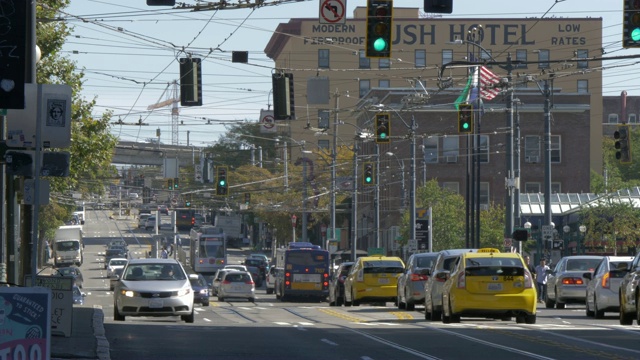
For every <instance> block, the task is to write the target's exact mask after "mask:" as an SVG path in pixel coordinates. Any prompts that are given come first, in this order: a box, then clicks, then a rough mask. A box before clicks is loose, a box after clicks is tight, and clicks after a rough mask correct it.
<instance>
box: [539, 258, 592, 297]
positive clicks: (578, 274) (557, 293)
mask: <svg viewBox="0 0 640 360" xmlns="http://www.w3.org/2000/svg"><path fill="white" fill-rule="evenodd" d="M602 258H603V257H602V256H596V255H574V256H565V257H563V258H562V259H560V261H558V263H557V264H556V266H555V267H554V268H553V270H551V271H548V274H549V275H548V276H547V291H546V296H545V299H544V302H545V306H546V308H547V309H552V308H553V307H554V305H555V307H556V308H557V309H564V307H565V304H567V303H581V304H584V303H585V299H586V294H587V279H586V278H585V277H584V276H583V275H584V273H585V272H593V270H595V268H596V266H598V263H599V262H600V261H602Z"/></svg>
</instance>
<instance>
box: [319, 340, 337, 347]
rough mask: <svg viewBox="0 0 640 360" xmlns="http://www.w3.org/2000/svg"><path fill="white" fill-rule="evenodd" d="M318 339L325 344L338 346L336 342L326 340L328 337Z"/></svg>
mask: <svg viewBox="0 0 640 360" xmlns="http://www.w3.org/2000/svg"><path fill="white" fill-rule="evenodd" d="M320 341H322V342H323V343H325V344H329V345H332V346H338V344H336V343H334V342H333V341H331V340H328V339H320Z"/></svg>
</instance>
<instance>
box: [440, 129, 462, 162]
mask: <svg viewBox="0 0 640 360" xmlns="http://www.w3.org/2000/svg"><path fill="white" fill-rule="evenodd" d="M459 153H460V139H459V137H458V136H455V135H454V136H447V137H445V138H444V139H442V157H444V159H445V161H446V162H448V163H455V162H458V154H459Z"/></svg>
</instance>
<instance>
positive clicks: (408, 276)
mask: <svg viewBox="0 0 640 360" xmlns="http://www.w3.org/2000/svg"><path fill="white" fill-rule="evenodd" d="M437 258H438V253H418V254H413V255H411V256H410V257H409V259H408V260H407V264H406V265H405V268H404V272H403V273H402V274H400V276H399V277H398V288H397V292H398V294H397V299H396V305H398V309H407V310H414V309H415V307H416V304H420V305H423V304H424V285H425V284H426V283H427V280H429V275H430V274H431V267H433V264H434V263H435V262H436V260H437Z"/></svg>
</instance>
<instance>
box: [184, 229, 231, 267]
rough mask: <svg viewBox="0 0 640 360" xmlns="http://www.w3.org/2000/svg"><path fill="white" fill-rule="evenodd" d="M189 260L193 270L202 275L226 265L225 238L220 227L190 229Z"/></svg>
mask: <svg viewBox="0 0 640 360" xmlns="http://www.w3.org/2000/svg"><path fill="white" fill-rule="evenodd" d="M189 238H190V239H191V246H190V251H191V253H190V255H191V257H190V262H191V267H192V268H193V271H195V272H196V273H198V274H202V275H204V276H208V275H214V274H215V272H216V271H217V270H218V269H220V268H223V267H224V266H225V265H227V238H226V235H225V233H224V231H223V230H222V229H221V228H218V227H214V226H208V225H206V226H200V227H199V228H193V229H191V232H190V234H189Z"/></svg>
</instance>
